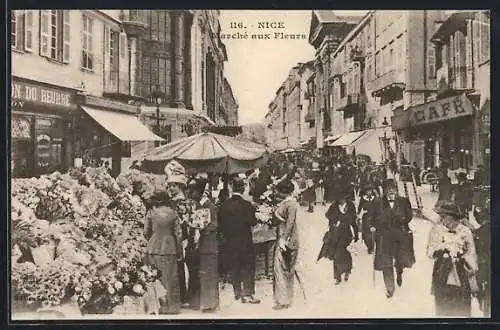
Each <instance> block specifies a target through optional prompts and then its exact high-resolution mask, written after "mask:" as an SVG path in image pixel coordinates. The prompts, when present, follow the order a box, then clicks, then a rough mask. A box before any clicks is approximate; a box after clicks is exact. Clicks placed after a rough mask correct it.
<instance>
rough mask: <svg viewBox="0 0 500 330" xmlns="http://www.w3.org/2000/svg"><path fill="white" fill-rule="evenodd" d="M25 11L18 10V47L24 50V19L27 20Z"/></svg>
mask: <svg viewBox="0 0 500 330" xmlns="http://www.w3.org/2000/svg"><path fill="white" fill-rule="evenodd" d="M25 16H26V15H25V11H24V10H18V13H17V16H16V23H17V24H16V48H18V49H20V50H22V48H23V46H24V20H25Z"/></svg>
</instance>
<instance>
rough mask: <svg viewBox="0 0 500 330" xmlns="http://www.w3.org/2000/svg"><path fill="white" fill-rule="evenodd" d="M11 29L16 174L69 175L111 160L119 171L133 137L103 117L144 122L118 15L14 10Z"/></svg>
mask: <svg viewBox="0 0 500 330" xmlns="http://www.w3.org/2000/svg"><path fill="white" fill-rule="evenodd" d="M10 23H11V40H10V41H11V56H12V67H11V69H12V86H11V88H12V94H11V96H12V97H11V111H12V118H11V128H12V166H13V175H14V176H32V175H39V174H42V173H47V172H52V171H55V170H59V171H64V170H66V169H68V168H69V167H72V166H73V165H75V159H79V160H80V162H81V163H89V164H90V163H91V162H92V161H93V160H96V159H98V158H110V159H113V164H112V166H113V172H114V173H117V172H119V171H120V166H121V162H120V159H121V158H122V157H126V156H127V153H128V151H127V142H128V140H130V139H132V137H130V136H126V134H125V135H124V134H121V132H117V131H114V130H113V127H111V128H109V127H108V128H109V129H108V128H107V127H106V123H105V122H104V120H103V118H102V116H103V114H106V117H110V118H111V117H112V118H115V119H116V118H120V120H125V121H127V122H128V123H130V124H131V125H134V127H135V128H139V127H140V126H141V125H142V124H141V123H140V122H139V121H138V120H137V119H136V113H137V111H138V108H137V107H136V106H132V105H130V104H128V102H127V101H129V100H131V99H133V98H134V97H133V95H130V85H129V79H130V75H129V71H128V65H127V64H128V62H129V59H130V57H129V53H128V52H127V47H128V46H127V36H126V34H125V33H124V32H123V31H122V29H121V23H120V21H119V20H118V17H113V16H110V15H108V14H106V13H104V12H103V11H101V10H16V11H12V12H11V22H10ZM109 95H123V96H124V97H122V101H125V102H119V101H116V99H112V98H110V97H108V96H109ZM91 114H92V115H91ZM139 129H141V128H139ZM142 129H145V128H144V127H143V126H142ZM117 135H118V136H120V138H117ZM150 137H151V136H148V137H146V136H144V137H143V138H145V139H148V138H150Z"/></svg>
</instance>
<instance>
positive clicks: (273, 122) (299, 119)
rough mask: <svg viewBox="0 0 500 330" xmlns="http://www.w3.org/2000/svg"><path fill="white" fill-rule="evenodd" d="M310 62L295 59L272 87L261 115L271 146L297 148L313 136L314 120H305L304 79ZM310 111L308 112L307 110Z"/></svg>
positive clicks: (310, 70) (307, 104)
mask: <svg viewBox="0 0 500 330" xmlns="http://www.w3.org/2000/svg"><path fill="white" fill-rule="evenodd" d="M313 70H314V68H313V62H312V61H310V62H307V63H298V64H297V65H296V66H294V67H293V68H291V69H290V71H289V73H288V76H287V78H286V79H285V80H284V81H283V83H282V84H281V86H280V88H278V90H277V91H276V94H275V98H274V100H273V101H272V102H271V103H270V104H269V109H268V113H267V114H266V117H265V122H266V125H265V127H266V134H265V135H266V137H267V143H268V145H269V146H270V147H271V148H273V149H275V150H284V149H288V148H292V149H298V148H300V147H301V146H304V145H306V143H308V142H309V141H310V138H311V137H313V136H315V134H314V133H315V132H314V128H315V127H314V121H313V122H312V124H311V121H308V120H307V118H306V117H307V115H308V113H309V112H311V107H310V104H311V98H310V97H309V95H308V90H307V88H308V84H307V82H308V81H309V80H310V78H311V77H312V75H313ZM309 115H311V114H309Z"/></svg>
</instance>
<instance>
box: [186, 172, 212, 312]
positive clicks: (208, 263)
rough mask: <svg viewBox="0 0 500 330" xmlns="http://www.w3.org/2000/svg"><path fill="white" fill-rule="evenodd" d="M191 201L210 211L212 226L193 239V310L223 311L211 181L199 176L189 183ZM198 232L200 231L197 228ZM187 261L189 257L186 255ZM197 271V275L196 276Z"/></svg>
mask: <svg viewBox="0 0 500 330" xmlns="http://www.w3.org/2000/svg"><path fill="white" fill-rule="evenodd" d="M189 193H190V197H191V199H192V200H193V201H194V202H195V203H196V206H195V207H196V209H208V210H209V212H210V223H209V224H208V225H207V226H206V227H205V228H203V229H201V230H200V232H199V239H198V240H197V241H198V242H196V241H192V240H190V243H191V249H190V250H191V251H192V252H193V254H194V258H193V259H195V260H193V263H191V265H192V267H191V268H192V269H193V272H190V273H191V278H192V281H190V290H189V292H190V305H191V308H194V309H201V310H202V311H203V312H205V313H211V312H215V311H217V309H218V308H219V274H218V269H217V268H218V267H217V266H218V260H217V252H218V248H217V244H218V242H217V210H216V207H215V204H214V203H213V202H212V201H211V199H210V198H209V197H208V193H209V189H208V180H207V179H206V178H201V177H197V178H195V179H193V180H192V181H191V182H190V183H189ZM195 230H198V229H195ZM186 259H187V255H186ZM195 272H196V274H194V273H195Z"/></svg>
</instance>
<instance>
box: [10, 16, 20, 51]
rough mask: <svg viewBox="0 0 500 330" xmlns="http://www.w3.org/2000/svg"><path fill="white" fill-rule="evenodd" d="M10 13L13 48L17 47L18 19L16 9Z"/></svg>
mask: <svg viewBox="0 0 500 330" xmlns="http://www.w3.org/2000/svg"><path fill="white" fill-rule="evenodd" d="M10 15H11V31H10V33H11V46H12V47H13V48H16V47H17V24H19V23H18V21H17V13H16V11H15V10H12V11H11V12H10Z"/></svg>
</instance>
